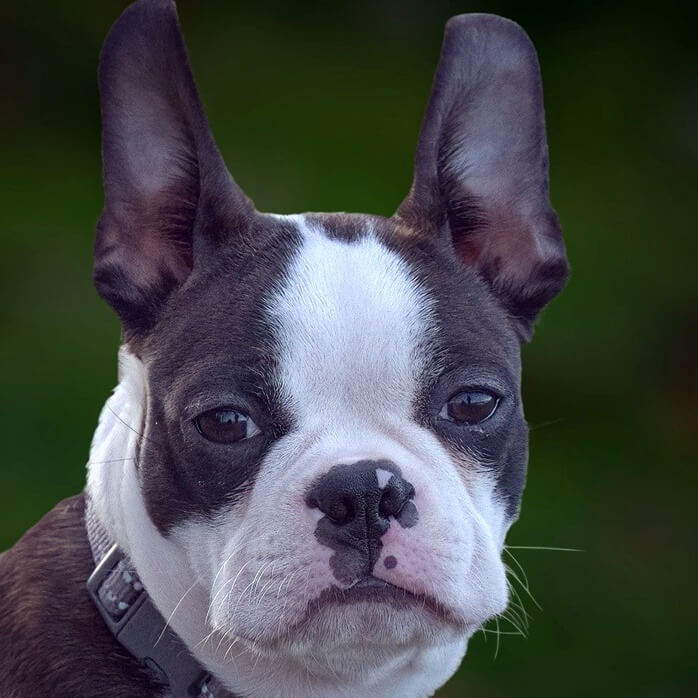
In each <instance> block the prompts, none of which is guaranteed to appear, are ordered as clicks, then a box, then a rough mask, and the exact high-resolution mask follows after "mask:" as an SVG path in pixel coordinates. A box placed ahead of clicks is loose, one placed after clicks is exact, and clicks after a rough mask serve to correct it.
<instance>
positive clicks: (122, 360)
mask: <svg viewBox="0 0 698 698" xmlns="http://www.w3.org/2000/svg"><path fill="white" fill-rule="evenodd" d="M145 370H146V369H145V366H144V365H143V363H142V362H141V361H140V360H139V359H138V358H136V357H135V356H133V355H132V354H131V353H129V352H128V350H127V349H126V348H122V349H121V351H120V353H119V383H118V385H117V387H116V388H115V390H114V392H113V394H112V395H111V397H110V398H109V399H108V400H107V402H106V404H105V406H104V408H103V409H102V412H101V414H100V418H99V424H98V427H97V430H96V431H95V435H94V438H93V441H92V446H91V449H90V460H89V464H88V481H87V492H88V495H89V497H90V498H91V501H92V503H93V505H94V509H95V513H96V515H97V517H98V518H99V520H100V522H101V524H102V525H103V526H104V528H105V529H106V530H107V532H108V534H109V536H110V537H111V538H112V540H113V541H114V542H115V543H116V544H117V545H118V546H119V547H120V548H121V549H122V551H123V552H124V553H125V554H126V555H128V557H130V559H131V561H132V563H133V566H134V568H135V570H136V571H137V573H138V575H139V577H140V579H141V580H142V582H143V584H144V586H145V588H146V590H147V591H148V593H149V595H150V597H151V598H152V600H153V603H154V604H155V606H156V608H157V609H158V611H159V612H160V613H161V614H162V616H163V617H164V618H165V620H166V621H167V624H168V625H169V627H171V628H172V629H173V630H174V631H175V632H176V633H177V634H178V635H179V637H180V638H181V639H182V640H183V641H184V643H185V644H186V646H187V647H188V648H189V649H190V651H191V652H192V654H193V655H194V656H195V658H196V659H197V660H198V661H199V662H200V663H201V665H202V666H204V667H205V668H206V669H207V670H208V671H210V672H211V673H212V674H213V675H214V676H215V677H216V678H217V679H218V680H219V681H220V682H221V683H222V684H224V685H225V686H226V688H228V689H229V690H230V691H232V692H233V693H237V694H241V695H249V696H257V695H260V696H263V695H281V693H283V694H284V695H288V696H307V695H315V694H317V695H323V696H327V697H328V698H333V697H334V698H343V697H346V698H348V697H349V696H356V695H364V694H366V695H367V694H368V693H369V692H371V693H373V694H374V695H377V696H380V695H400V696H406V697H408V696H415V697H417V696H424V695H431V694H432V693H433V691H434V690H435V689H436V688H437V687H438V686H439V685H441V684H442V683H443V681H444V680H445V678H446V677H448V676H450V675H451V674H452V673H453V672H454V671H455V669H456V668H457V666H458V664H459V662H460V660H461V658H462V656H463V654H464V653H465V647H466V644H467V639H465V640H463V641H462V642H459V643H455V644H453V645H448V646H441V647H436V648H434V647H430V648H420V649H417V650H415V649H414V648H410V649H409V650H402V651H399V652H393V651H390V650H388V649H386V654H385V658H384V662H383V663H382V666H381V667H380V668H379V669H378V670H376V658H375V654H376V652H375V648H373V649H371V651H370V654H371V655H372V656H371V657H370V658H369V657H368V656H367V657H366V658H365V660H366V661H365V662H364V661H362V658H361V657H358V656H357V660H356V661H355V662H353V663H352V664H351V665H349V666H351V667H352V668H351V669H348V668H347V667H348V665H347V663H346V662H342V663H341V664H340V665H337V666H334V665H333V664H332V660H331V659H330V658H327V664H326V670H327V671H326V674H325V675H323V674H322V673H320V672H318V666H317V664H314V665H313V666H312V670H311V669H310V668H309V667H308V666H306V665H305V664H304V663H303V662H302V660H296V659H294V658H292V657H291V656H290V655H273V656H272V655H261V654H260V653H259V652H258V650H256V649H254V648H252V647H250V646H249V645H248V644H246V643H245V641H244V640H242V639H240V640H238V639H236V638H230V637H228V636H224V635H222V634H221V633H219V632H217V631H215V630H213V631H212V629H211V627H210V626H209V625H208V624H207V622H206V618H207V610H208V609H209V604H210V594H209V592H208V591H207V590H206V589H205V588H204V587H203V585H202V584H200V581H199V579H197V576H196V574H195V571H194V568H193V566H192V564H191V562H190V560H189V558H188V555H187V553H186V551H185V549H184V547H183V546H181V545H180V544H178V543H177V542H176V540H174V539H173V538H170V537H165V536H163V535H162V534H161V533H160V532H159V531H158V530H157V528H156V527H155V525H154V524H153V522H152V521H151V519H150V517H149V515H148V513H147V511H146V507H145V504H144V501H143V498H142V496H141V491H140V486H139V481H138V469H137V457H138V444H139V439H141V438H145V437H142V436H141V432H142V428H143V426H142V425H143V424H144V421H145V419H144V418H145V412H146V409H147V389H146V375H145ZM369 659H370V661H369ZM364 666H371V671H370V672H369V671H366V670H365V668H362V667H364ZM435 668H436V669H435ZM341 671H344V675H342V673H340V672H341Z"/></svg>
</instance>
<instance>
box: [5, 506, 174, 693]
mask: <svg viewBox="0 0 698 698" xmlns="http://www.w3.org/2000/svg"><path fill="white" fill-rule="evenodd" d="M84 512H85V502H84V498H83V495H78V496H76V497H71V498H70V499H66V500H64V501H62V502H60V503H59V504H58V505H56V507H55V508H54V509H53V510H52V511H51V512H49V513H48V514H46V516H44V518H43V519H41V521H39V523H37V524H36V525H35V526H34V527H33V528H32V529H31V530H30V531H28V532H27V533H26V534H25V535H24V537H23V538H21V539H20V540H19V542H18V543H17V544H16V545H15V546H14V547H13V548H11V549H10V550H8V551H7V552H5V553H3V554H2V555H0V636H1V637H2V638H3V643H2V651H0V695H1V696H3V698H28V697H29V696H51V697H52V698H53V697H55V698H68V697H71V698H74V697H76V696H100V698H123V696H133V697H134V698H136V697H138V698H146V697H147V698H153V697H154V696H159V695H162V687H161V686H159V685H158V684H157V683H155V682H154V681H153V679H152V677H151V676H150V674H148V673H146V671H145V669H144V667H143V665H142V664H141V663H140V662H138V661H137V660H136V659H134V657H132V656H131V655H130V654H129V653H128V652H127V651H126V650H125V649H124V648H123V647H122V646H121V645H120V644H119V643H118V642H117V641H116V640H115V639H114V636H113V635H112V634H111V632H109V630H108V628H107V626H106V625H105V623H104V620H102V617H101V616H100V615H99V612H98V611H97V609H96V608H95V606H94V604H93V602H92V600H91V599H90V597H89V594H88V593H87V588H86V587H85V582H86V581H87V578H88V576H89V575H90V573H91V572H92V570H93V568H94V563H93V561H92V553H91V552H90V547H89V544H88V542H87V535H86V532H85V521H84Z"/></svg>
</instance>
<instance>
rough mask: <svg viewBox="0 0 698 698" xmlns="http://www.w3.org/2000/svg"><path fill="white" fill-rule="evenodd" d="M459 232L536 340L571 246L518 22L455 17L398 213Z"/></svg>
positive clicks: (469, 255) (533, 68)
mask: <svg viewBox="0 0 698 698" xmlns="http://www.w3.org/2000/svg"><path fill="white" fill-rule="evenodd" d="M396 215H397V216H398V217H400V218H402V219H403V220H405V221H406V222H407V223H408V224H409V225H411V226H412V227H415V228H418V229H421V230H430V229H431V230H432V232H434V233H435V234H437V233H438V234H441V235H448V236H450V237H451V240H452V243H453V247H454V249H455V251H456V252H457V254H458V256H459V257H460V258H461V259H462V261H463V263H464V264H466V265H469V266H471V267H474V268H475V269H476V270H477V271H478V272H479V274H480V275H481V276H482V277H483V278H484V279H485V280H486V281H487V283H488V284H489V286H490V288H491V290H492V292H493V293H494V294H495V295H496V297H497V298H498V299H499V301H500V303H501V304H502V305H503V306H504V307H505V308H506V310H507V311H508V312H509V314H510V315H511V317H512V319H513V320H514V322H515V325H516V329H517V331H518V333H519V336H520V337H521V338H522V339H524V340H527V339H529V338H530V335H531V333H532V330H533V324H534V321H535V319H536V316H537V315H538V313H539V312H540V310H541V309H542V308H543V306H544V305H546V304H547V303H548V301H550V300H551V299H552V298H553V297H554V296H556V295H557V294H558V293H559V292H560V291H561V290H562V287H563V286H564V284H565V281H566V280H567V274H568V266H567V259H566V256H565V247H564V244H563V242H562V235H561V232H560V226H559V223H558V220H557V216H556V215H555V212H554V211H553V209H552V207H551V205H550V200H549V192H548V147H547V143H546V138H545V119H544V113H543V93H542V88H541V78H540V69H539V66H538V59H537V57H536V52H535V49H534V48H533V45H532V43H531V41H530V39H529V38H528V37H527V36H526V34H525V33H524V31H523V30H522V29H521V27H519V26H518V25H517V24H515V23H514V22H511V21H509V20H506V19H503V18H501V17H496V16H494V15H485V14H470V15H460V16H458V17H453V18H452V19H451V20H450V21H449V22H448V24H447V25H446V32H445V36H444V43H443V47H442V50H441V58H440V61H439V65H438V67H437V69H436V76H435V78H434V85H433V88H432V93H431V97H430V99H429V104H428V106H427V111H426V115H425V117H424V122H423V124H422V130H421V132H420V136H419V142H418V146H417V156H416V163H415V174H414V180H413V184H412V189H411V191H410V193H409V195H408V197H407V198H406V199H405V201H404V202H403V203H402V205H401V206H400V208H399V209H398V212H397V214H396Z"/></svg>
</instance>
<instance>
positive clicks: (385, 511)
mask: <svg viewBox="0 0 698 698" xmlns="http://www.w3.org/2000/svg"><path fill="white" fill-rule="evenodd" d="M396 513H397V512H396V511H395V493H394V492H393V491H388V492H384V493H383V496H382V497H381V499H380V502H379V504H378V514H379V515H380V516H381V517H382V518H384V519H387V518H389V517H390V516H395V514H396Z"/></svg>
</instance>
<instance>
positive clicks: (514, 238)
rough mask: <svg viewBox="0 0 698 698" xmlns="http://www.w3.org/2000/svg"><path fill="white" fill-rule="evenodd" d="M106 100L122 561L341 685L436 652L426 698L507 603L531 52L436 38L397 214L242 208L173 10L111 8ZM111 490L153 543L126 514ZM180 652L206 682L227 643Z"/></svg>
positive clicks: (540, 298) (452, 33)
mask: <svg viewBox="0 0 698 698" xmlns="http://www.w3.org/2000/svg"><path fill="white" fill-rule="evenodd" d="M100 88H101V95H102V116H103V156H104V184H105V209H104V213H103V215H102V218H101V220H100V224H99V227H98V237H97V243H96V247H95V258H96V265H95V282H96V285H97V288H98V290H99V292H100V293H101V295H102V296H103V297H104V298H105V299H106V300H107V301H108V302H109V303H110V304H111V305H112V306H113V307H114V308H115V310H116V311H117V313H118V315H119V317H120V319H121V322H122V328H123V335H124V339H125V345H126V349H125V351H126V352H127V353H128V356H129V358H128V359H127V364H128V366H129V367H130V368H128V371H137V372H139V374H140V377H139V379H138V380H139V381H140V387H139V388H138V389H137V390H135V392H134V393H132V394H131V396H130V400H131V402H132V403H134V404H135V403H137V406H136V408H135V409H133V410H131V411H130V412H127V413H125V414H124V416H123V418H122V417H120V422H122V423H123V422H126V423H127V424H128V425H129V426H130V427H131V429H132V431H133V432H138V433H139V435H140V436H139V437H138V438H135V439H134V438H133V433H132V434H131V437H132V438H131V442H130V443H131V447H130V448H131V452H132V460H129V461H128V462H127V463H125V464H124V465H123V466H120V467H122V468H123V470H122V471H120V472H119V473H118V474H116V475H115V468H111V469H110V471H109V474H108V475H107V474H105V469H106V466H102V468H101V469H99V468H95V469H94V470H93V471H91V473H90V489H91V494H92V495H93V497H94V498H95V500H96V501H97V502H98V503H99V502H102V506H103V507H104V509H105V510H108V512H107V513H105V517H106V518H107V519H110V520H111V521H112V523H113V525H114V527H115V528H116V529H117V530H119V531H121V533H120V534H119V533H118V532H117V533H115V535H116V536H117V538H118V537H119V536H120V537H121V540H119V542H120V543H121V544H122V545H123V546H125V547H126V548H127V549H128V550H129V552H130V553H131V555H132V557H133V558H134V560H135V561H136V562H137V563H138V560H139V559H141V560H143V561H144V562H143V565H144V566H146V567H147V565H148V563H147V559H148V558H150V559H158V560H159V562H158V564H159V566H160V569H162V568H166V567H167V565H168V564H169V563H168V561H167V559H166V557H167V556H166V555H163V552H162V551H163V550H170V551H176V552H173V553H172V555H173V556H176V558H177V560H178V561H179V564H180V565H181V567H180V569H179V570H175V569H173V571H172V574H174V575H175V576H176V575H177V574H181V575H182V576H184V577H187V579H192V580H193V585H196V587H197V590H198V592H197V593H198V596H197V594H195V595H194V596H197V598H198V599H199V600H198V601H195V602H193V603H192V605H191V607H190V609H189V616H188V617H189V618H190V619H191V618H192V617H196V616H197V614H198V616H199V621H198V622H199V623H200V624H201V626H202V627H206V628H207V629H208V630H209V631H210V632H211V633H215V634H216V635H217V636H218V637H219V638H225V639H226V640H227V641H228V642H227V644H226V643H223V648H224V649H226V648H230V647H231V646H232V645H233V644H234V643H239V646H240V647H244V648H245V651H247V652H250V653H252V654H256V655H260V654H264V655H267V656H271V657H275V658H277V659H278V660H279V661H282V660H283V661H287V662H295V663H296V664H297V665H298V666H301V667H303V668H304V670H305V671H306V672H307V673H308V675H311V674H312V675H317V676H325V675H327V676H329V675H333V676H334V677H335V678H336V679H337V680H339V681H340V683H341V682H344V683H346V685H349V684H351V682H352V681H366V680H368V679H367V677H369V676H376V675H380V676H383V677H388V676H390V672H391V671H393V669H394V667H395V666H396V662H397V661H398V659H399V660H400V661H399V662H398V663H399V666H400V669H401V670H403V669H404V668H405V662H406V661H407V659H406V658H408V659H409V660H410V661H411V662H412V665H411V666H412V669H411V671H412V672H413V673H414V672H417V671H420V668H419V665H418V663H417V662H416V658H417V657H421V656H422V654H424V653H428V652H432V655H429V656H431V658H432V664H434V665H435V666H436V669H435V670H434V677H433V678H432V679H430V681H431V683H429V684H428V685H427V684H425V686H426V687H420V688H418V689H416V690H417V693H414V695H418V694H419V692H420V691H421V692H423V693H424V692H428V691H431V690H434V688H436V687H437V686H438V685H439V684H440V683H441V682H443V681H444V680H445V679H446V678H447V677H448V675H449V674H450V673H451V672H452V671H453V670H454V669H455V667H456V666H457V662H458V661H459V659H460V657H461V656H462V653H463V651H464V649H465V643H466V641H467V638H468V637H469V635H470V634H472V632H473V631H474V630H475V629H476V628H477V627H479V626H480V625H481V624H482V623H483V622H484V621H485V620H487V619H488V618H490V617H491V616H493V615H495V614H497V613H500V612H502V611H503V610H504V608H505V606H506V603H507V586H506V580H505V573H504V569H503V565H502V563H501V560H500V554H501V549H502V545H503V542H504V536H505V534H506V531H507V529H508V527H509V526H510V524H511V523H512V521H513V520H514V518H515V516H516V514H517V511H518V507H519V502H520V498H521V493H522V489H523V484H524V478H525V468H526V459H527V429H526V424H525V421H524V417H523V410H522V406H521V399H520V390H519V385H520V362H519V345H520V342H521V340H522V339H527V338H528V337H529V336H530V333H531V330H532V325H533V322H534V320H535V318H536V316H537V314H538V312H539V311H540V310H541V308H542V307H543V306H544V305H545V304H546V303H547V302H548V301H549V300H550V299H551V298H552V297H553V296H554V295H556V294H557V293H558V292H559V290H560V289H561V288H562V286H563V284H564V281H565V279H566V275H567V264H566V260H565V254H564V247H563V244H562V241H561V237H560V232H559V227H558V225H557V220H556V217H555V214H554V212H553V211H552V209H551V207H550V204H549V201H548V186H547V148H546V144H545V134H544V124H543V109H542V96H541V90H540V78H539V73H538V66H537V60H536V57H535V52H534V50H533V47H532V46H531V44H530V42H529V41H528V39H527V37H526V36H525V34H524V33H523V32H522V30H521V29H520V28H518V27H517V26H516V25H515V24H513V23H511V22H508V21H506V20H502V19H500V18H496V17H492V16H486V15H467V16H462V17H458V18H454V19H453V20H451V22H449V24H448V26H447V30H446V37H445V41H444V47H443V51H442V56H441V61H440V63H439V67H438V69H437V73H436V78H435V84H434V90H433V92H432V96H431V99H430V102H429V106H428V108H427V115H426V117H425V121H424V125H423V127H422V131H421V134H420V139H419V144H418V150H417V159H416V169H415V177H414V183H413V187H412V190H411V192H410V193H409V195H408V197H407V198H406V200H405V201H404V202H403V204H402V205H401V206H400V208H399V210H398V212H397V213H396V214H395V216H393V217H392V218H390V219H387V218H382V217H377V216H370V215H357V214H351V215H349V214H305V215H295V216H277V215H272V214H263V213H260V212H257V211H256V210H255V209H254V207H253V205H252V203H251V202H250V201H249V199H247V197H246V196H245V195H244V194H243V193H242V192H241V190H240V189H239V188H238V187H237V185H236V184H235V183H234V181H233V180H232V178H231V177H230V175H229V174H228V172H227V170H226V168H225V166H224V165H223V162H222V160H221V157H220V155H219V153H218V150H217V149H216V146H215V144H214V142H213V139H212V136H211V134H210V132H209V130H208V126H207V124H206V120H205V117H204V115H203V111H202V108H201V104H200V101H199V98H198V95H197V93H196V88H195V87H194V83H193V79H192V76H191V73H190V70H189V66H188V61H187V57H186V52H185V49H184V45H183V42H182V38H181V35H180V33H179V28H178V24H177V20H176V15H175V12H174V9H173V6H172V5H171V4H170V3H169V2H160V1H159V0H141V2H138V3H136V4H135V5H133V6H131V8H129V9H128V10H127V11H126V12H125V13H124V14H123V15H122V17H121V18H120V19H119V21H118V22H117V23H116V25H115V26H114V28H113V29H112V31H111V33H110V35H109V37H108V38H107V41H106V43H105V47H104V50H103V54H102V60H101V66H100ZM125 380H127V381H128V380H130V381H131V382H133V380H134V379H133V376H131V377H130V378H129V377H127V378H126V379H125ZM112 412H113V410H112ZM118 426H119V425H118V424H114V423H112V427H113V428H117V427H118ZM122 426H123V424H122ZM100 429H101V430H102V432H100V431H98V432H97V435H96V438H95V443H96V445H97V448H100V447H101V444H103V443H107V442H109V443H112V446H110V448H112V451H113V442H112V441H110V438H111V437H110V436H109V435H108V434H107V432H106V431H105V430H107V429H108V428H107V426H105V425H104V424H103V425H102V426H101V427H100ZM108 455H112V453H111V452H109V453H108ZM91 460H94V461H95V462H98V461H99V462H107V461H108V460H109V459H108V458H104V455H102V457H101V458H91ZM115 479H116V480H118V485H117V484H114V483H115ZM108 481H109V482H111V483H112V484H111V488H112V489H109V487H108V486H107V485H106V484H105V483H106V482H108ZM115 488H116V489H118V490H119V492H120V493H121V495H120V496H119V497H117V499H119V501H120V502H121V504H115V503H114V501H113V500H114V499H115V496H114V491H115ZM107 500H110V501H107ZM126 501H130V502H134V501H137V502H138V506H139V507H141V510H142V512H144V514H145V517H146V519H147V526H149V527H152V533H151V534H149V535H147V536H146V535H145V534H143V535H142V536H139V535H138V534H137V533H136V534H134V528H133V526H132V525H131V526H129V524H128V522H124V521H123V519H124V517H128V506H127V505H124V502H126ZM120 507H121V508H120ZM118 520H120V521H121V522H120V523H119V521H118ZM126 539H127V540H126ZM139 571H141V570H140V568H139ZM153 579H154V581H153V582H152V583H150V584H149V583H148V573H147V572H146V573H145V575H144V581H145V582H146V586H148V588H149V591H150V592H151V595H152V596H153V598H154V600H155V602H156V604H157V603H158V602H159V600H160V602H161V605H162V606H164V607H167V602H166V601H165V600H164V599H165V597H166V596H167V594H166V593H165V592H164V591H163V593H162V594H161V597H162V598H161V599H159V593H158V588H159V587H161V586H162V579H160V580H159V581H158V580H156V579H155V577H153ZM153 587H155V588H153ZM197 604H198V605H197ZM172 624H173V626H174V627H175V629H176V630H178V632H180V634H182V635H183V636H184V637H185V638H186V637H187V630H186V628H183V627H181V626H178V625H177V622H175V620H174V618H173V623H172ZM198 644H199V645H200V643H198ZM220 647H221V641H219V642H218V649H220ZM444 648H450V649H449V650H448V651H446V650H444ZM192 649H194V651H195V652H197V651H199V652H201V653H203V655H204V656H203V661H205V662H208V663H209V664H215V665H216V666H217V668H218V669H219V670H220V666H221V664H222V663H224V660H222V659H221V658H220V657H219V658H218V659H213V658H212V654H215V650H214V648H208V649H205V648H202V647H201V646H198V647H196V648H194V647H192ZM434 651H437V654H438V653H439V652H440V654H438V658H437V659H434V655H433V652H434ZM207 652H208V654H207ZM420 653H421V654H420ZM424 656H426V654H424ZM391 667H392V668H391ZM413 690H415V689H414V688H412V689H410V690H407V689H405V690H404V691H403V692H401V693H400V695H409V694H412V693H411V691H413ZM328 695H329V693H328Z"/></svg>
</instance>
